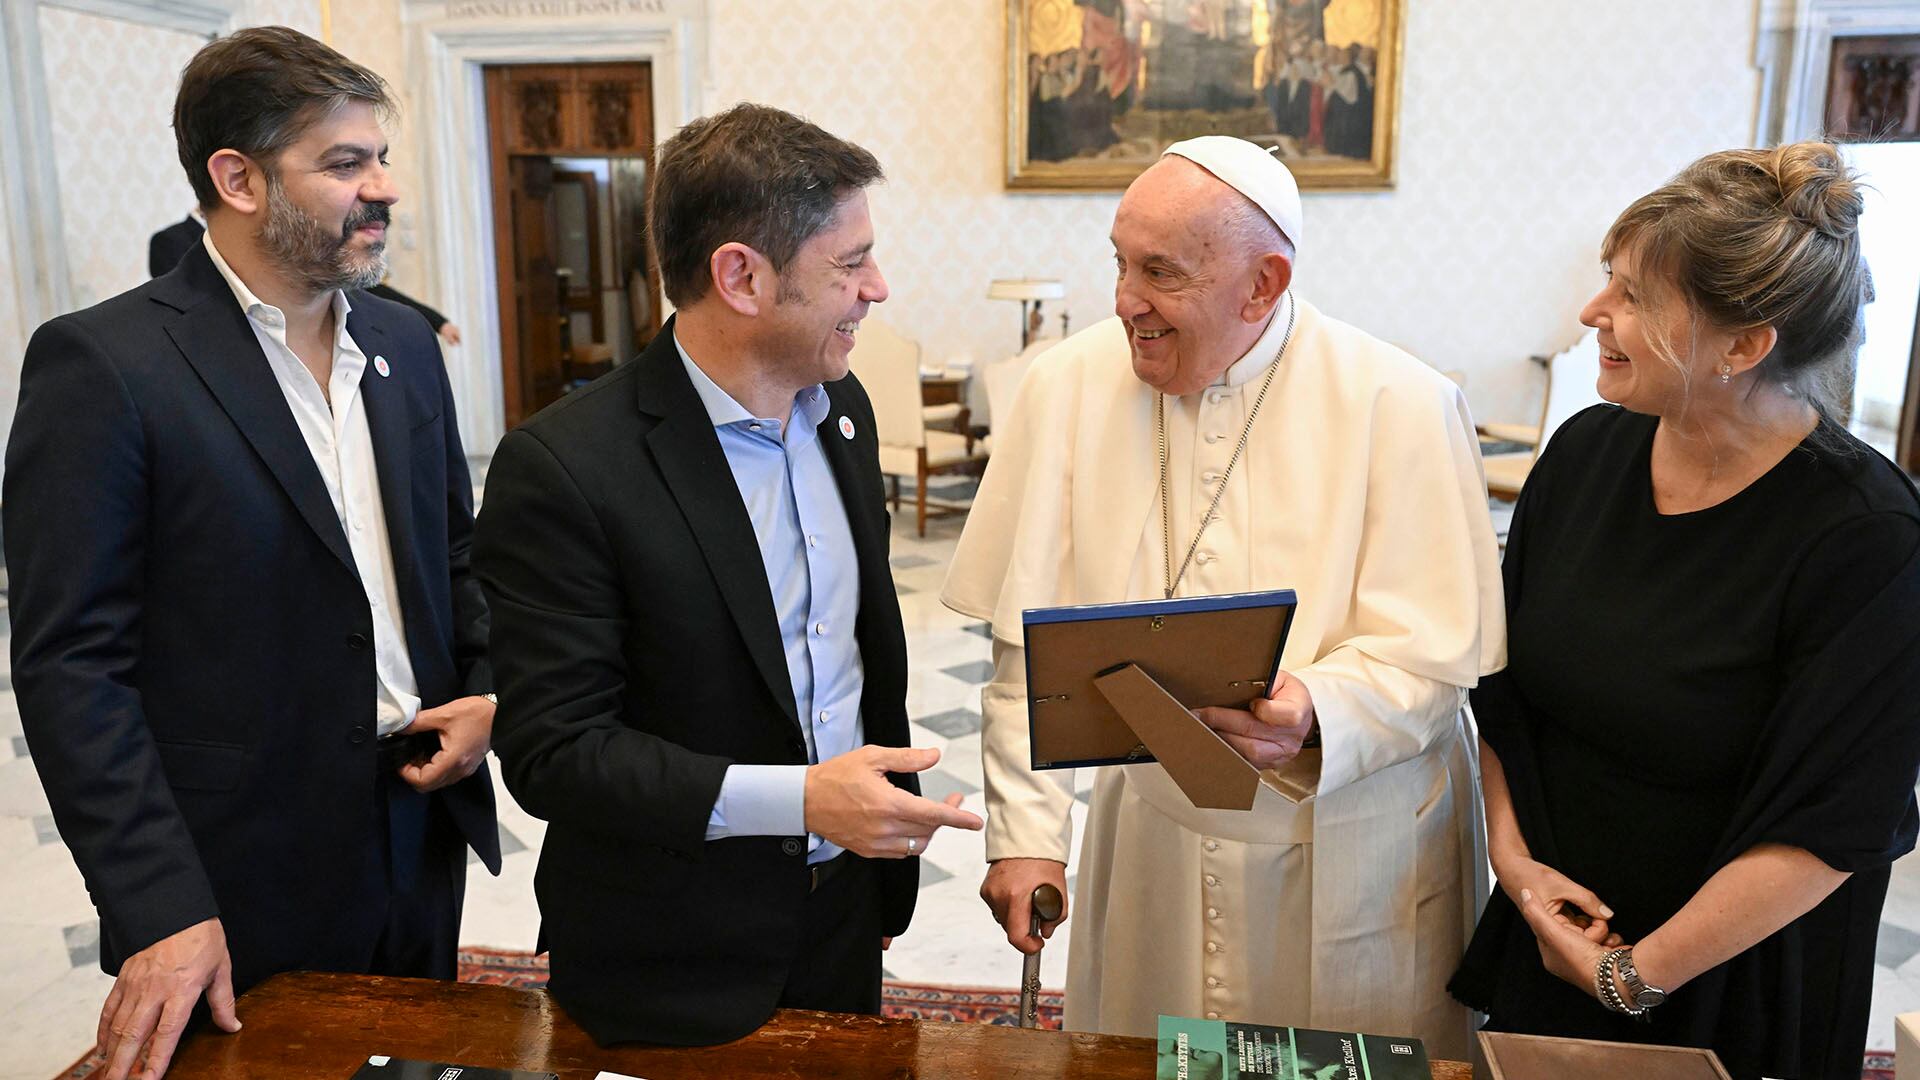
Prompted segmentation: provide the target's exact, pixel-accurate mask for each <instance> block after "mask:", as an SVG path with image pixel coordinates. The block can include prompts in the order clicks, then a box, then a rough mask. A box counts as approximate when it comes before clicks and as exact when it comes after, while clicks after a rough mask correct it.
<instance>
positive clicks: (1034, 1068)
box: [167, 972, 1472, 1080]
mask: <svg viewBox="0 0 1920 1080" xmlns="http://www.w3.org/2000/svg"><path fill="white" fill-rule="evenodd" d="M239 1012H240V1019H241V1022H242V1023H243V1024H244V1025H245V1027H244V1028H242V1029H241V1031H240V1033H239V1034H237V1035H223V1034H221V1033H219V1032H217V1031H214V1030H211V1029H206V1030H202V1031H199V1032H196V1033H195V1034H193V1035H191V1036H189V1037H188V1038H187V1040H186V1041H185V1042H184V1043H183V1044H182V1045H181V1049H180V1053H179V1054H178V1056H177V1057H176V1058H175V1059H174V1065H173V1067H172V1068H171V1069H169V1070H168V1071H167V1076H168V1077H169V1078H172V1080H263V1078H268V1077H271V1078H272V1080H347V1078H348V1077H351V1076H352V1075H353V1073H354V1070H356V1069H358V1068H359V1067H360V1066H361V1065H362V1064H364V1063H365V1062H366V1060H367V1055H369V1054H376V1053H378V1054H390V1055H392V1056H394V1057H407V1058H418V1059H423V1060H427V1061H445V1062H451V1063H454V1064H459V1065H485V1066H492V1067H494V1068H516V1069H534V1070H544V1071H548V1072H555V1073H558V1074H560V1078H561V1080H592V1078H593V1076H594V1074H595V1073H597V1072H598V1071H599V1070H601V1069H610V1070H612V1071H614V1072H621V1073H626V1074H628V1075H630V1076H639V1077H644V1078H646V1080H712V1078H716V1077H726V1078H729V1080H771V1078H774V1077H781V1078H796V1077H822V1078H825V1077H833V1078H836V1080H988V1078H992V1080H1024V1078H1032V1080H1041V1078H1046V1080H1109V1078H1111V1080H1150V1078H1151V1077H1152V1076H1153V1069H1154V1045H1153V1042H1152V1040H1149V1039H1131V1038H1120V1037H1118V1036H1112V1035H1084V1034H1079V1033H1065V1032H1058V1031H1022V1030H1020V1029H1019V1028H1006V1027H993V1026H991V1025H987V1024H949V1023H940V1022H936V1021H931V1020H882V1019H878V1018H875V1017H868V1016H844V1015H840V1014H837V1013H818V1012H798V1011H790V1010H782V1011H781V1012H778V1013H775V1014H774V1016H773V1019H772V1020H770V1021H768V1022H767V1024H766V1026H764V1027H762V1028H761V1029H760V1030H759V1031H756V1032H754V1033H753V1034H752V1035H749V1036H747V1037H746V1038H744V1039H741V1040H740V1041H738V1042H734V1043H728V1044H727V1045H725V1046H708V1047H691V1048H689V1047H656V1046H640V1045H626V1046H619V1047H615V1048H613V1049H605V1050H603V1049H601V1048H600V1047H598V1046H595V1045H594V1043H593V1040H592V1039H590V1038H588V1037H587V1034H586V1032H584V1031H582V1030H580V1028H579V1027H578V1026H577V1025H575V1024H574V1023H573V1021H571V1020H569V1019H568V1018H567V1016H566V1014H565V1013H563V1012H561V1011H560V1008H559V1006H557V1005H555V1004H554V1002H553V999H552V998H550V997H548V996H547V994H546V992H545V991H541V990H513V989H509V988H507V987H501V986H474V985H468V984H462V983H446V982H432V981H429V980H425V979H386V978H379V977H375V976H362V975H320V974H313V973H307V972H302V973H297V974H292V975H278V976H275V977H274V978H272V979H269V980H267V981H266V982H264V983H262V984H260V985H259V986H257V987H255V988H254V989H252V990H251V991H248V992H247V994H246V995H245V996H244V997H242V998H241V999H240V1003H239ZM1433 1074H1434V1078H1435V1080H1472V1072H1471V1070H1470V1069H1469V1068H1468V1067H1467V1066H1465V1065H1460V1064H1456V1063H1453V1062H1439V1063H1436V1064H1435V1066H1434V1070H1433Z"/></svg>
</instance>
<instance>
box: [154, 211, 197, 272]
mask: <svg viewBox="0 0 1920 1080" xmlns="http://www.w3.org/2000/svg"><path fill="white" fill-rule="evenodd" d="M206 231H207V227H206V226H205V225H202V224H200V223H199V222H198V221H195V220H194V219H192V218H190V217H189V218H182V219H181V220H179V221H176V222H174V223H173V224H171V225H169V226H167V227H166V228H164V229H161V230H160V231H159V232H157V233H154V234H153V236H152V238H150V239H149V240H148V241H147V276H148V277H159V276H160V275H162V274H164V273H166V272H167V271H169V270H172V269H173V268H174V267H176V266H179V265H180V260H181V259H182V258H184V257H185V256H186V254H187V252H189V251H192V250H193V245H195V244H197V243H199V242H200V237H201V236H202V235H204V234H205V233H206Z"/></svg>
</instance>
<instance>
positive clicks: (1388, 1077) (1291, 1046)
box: [1154, 1016, 1433, 1080]
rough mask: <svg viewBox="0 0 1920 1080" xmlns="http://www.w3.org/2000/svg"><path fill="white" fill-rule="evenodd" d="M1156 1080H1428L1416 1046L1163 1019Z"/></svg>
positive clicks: (1399, 1040) (1311, 1031) (1355, 1035)
mask: <svg viewBox="0 0 1920 1080" xmlns="http://www.w3.org/2000/svg"><path fill="white" fill-rule="evenodd" d="M1158 1060H1159V1065H1158V1068H1157V1069H1156V1071H1155V1072H1154V1076H1155V1080H1240V1078H1241V1077H1248V1078H1254V1077H1260V1078H1266V1077H1273V1078H1276V1080H1433V1072H1432V1070H1430V1069H1429V1068H1428V1067H1427V1048H1426V1047H1425V1046H1423V1045H1421V1042H1420V1040H1419V1039H1412V1038H1405V1037H1398V1036H1389V1035H1367V1034H1363V1033H1361V1032H1356V1031H1321V1030H1318V1029H1316V1028H1293V1027H1269V1026H1267V1025H1265V1024H1242V1023H1239V1022H1237V1021H1232V1020H1196V1019H1193V1018H1191V1017H1185V1016H1162V1017H1161V1018H1160V1041H1159V1058H1158Z"/></svg>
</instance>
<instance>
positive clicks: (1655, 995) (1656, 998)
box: [1633, 986, 1667, 1009]
mask: <svg viewBox="0 0 1920 1080" xmlns="http://www.w3.org/2000/svg"><path fill="white" fill-rule="evenodd" d="M1665 1000H1667V992H1666V991H1665V990H1655V989H1654V988H1653V987H1651V986H1649V987H1647V988H1646V989H1645V990H1642V991H1640V992H1639V993H1637V994H1635V995H1633V1007H1634V1008H1636V1009H1651V1008H1653V1007H1654V1006H1655V1005H1658V1004H1660V1003H1661V1002H1663V1001H1665Z"/></svg>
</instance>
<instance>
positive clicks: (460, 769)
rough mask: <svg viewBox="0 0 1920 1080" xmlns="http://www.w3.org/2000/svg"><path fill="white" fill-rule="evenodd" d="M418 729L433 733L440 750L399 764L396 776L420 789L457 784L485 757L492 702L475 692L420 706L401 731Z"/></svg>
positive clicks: (491, 729)
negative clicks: (440, 702)
mask: <svg viewBox="0 0 1920 1080" xmlns="http://www.w3.org/2000/svg"><path fill="white" fill-rule="evenodd" d="M421 731H431V732H435V733H437V734H438V735H439V736H440V749H438V750H436V751H434V753H433V756H432V757H430V758H428V759H427V760H425V761H420V762H415V763H413V764H411V765H402V766H400V779H402V780H405V781H406V782H407V784H408V785H409V786H411V787H412V788H413V789H414V790H415V791H422V792H425V791H435V790H438V789H439V788H443V787H446V786H447V785H449V784H457V783H459V782H460V781H462V780H465V779H466V778H467V777H469V776H472V775H473V774H474V772H475V770H477V769H479V768H480V763H481V762H482V761H485V760H486V759H487V744H488V742H489V741H490V740H491V739H492V738H493V702H491V701H488V700H487V699H486V698H485V697H482V696H478V695H476V696H474V697H463V698H455V699H453V700H452V701H449V702H447V703H446V704H445V705H441V706H438V707H436V708H432V709H421V710H420V711H419V713H417V714H415V716H414V718H413V723H411V724H408V725H407V726H406V727H404V728H402V729H401V733H402V734H409V735H410V734H413V733H415V732H421Z"/></svg>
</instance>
